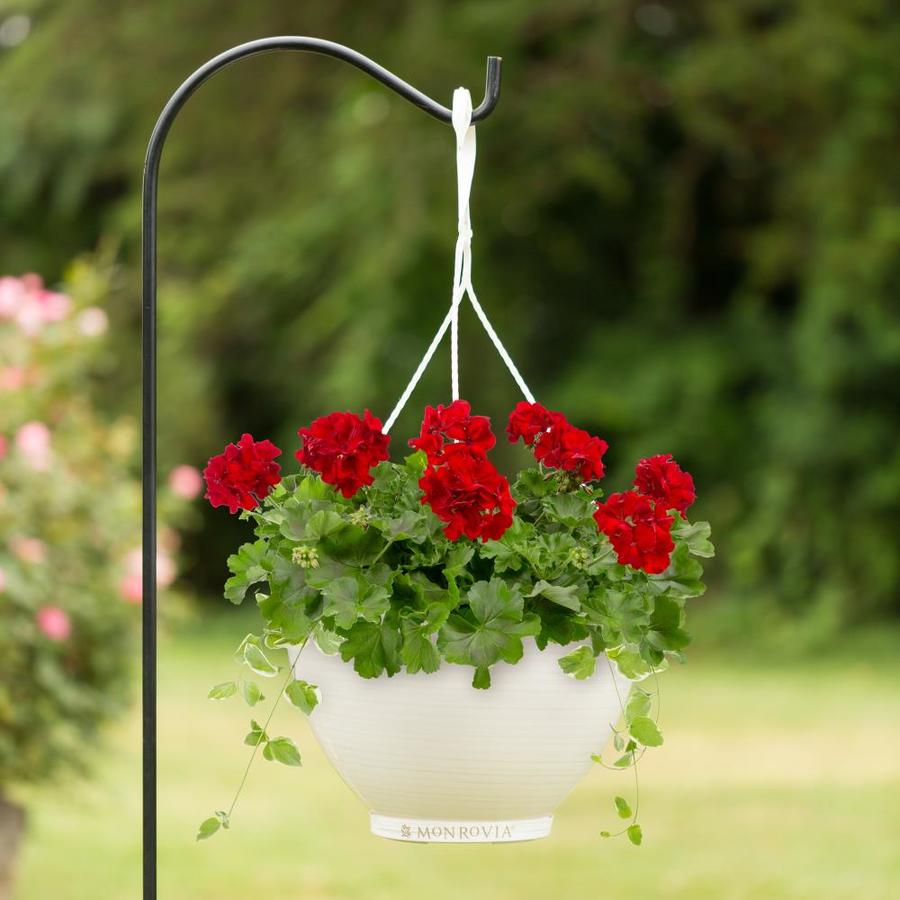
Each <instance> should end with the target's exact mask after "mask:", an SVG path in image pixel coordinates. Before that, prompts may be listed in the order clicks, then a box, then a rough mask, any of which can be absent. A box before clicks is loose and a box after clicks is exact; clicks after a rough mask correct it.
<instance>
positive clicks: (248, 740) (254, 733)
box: [244, 719, 269, 747]
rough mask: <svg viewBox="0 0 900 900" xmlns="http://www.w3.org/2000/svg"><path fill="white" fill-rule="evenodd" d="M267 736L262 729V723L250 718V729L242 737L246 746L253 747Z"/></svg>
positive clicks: (266, 738)
mask: <svg viewBox="0 0 900 900" xmlns="http://www.w3.org/2000/svg"><path fill="white" fill-rule="evenodd" d="M268 739H269V736H268V735H267V734H266V733H265V731H263V727H262V725H260V724H259V722H257V721H256V719H251V720H250V731H249V733H248V734H247V736H246V737H245V738H244V743H245V744H246V745H247V746H248V747H255V746H256V745H257V744H261V743H263V741H267V740H268Z"/></svg>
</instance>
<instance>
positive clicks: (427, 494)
mask: <svg viewBox="0 0 900 900" xmlns="http://www.w3.org/2000/svg"><path fill="white" fill-rule="evenodd" d="M419 487H420V488H422V492H423V496H422V503H428V505H429V506H430V507H431V508H432V509H433V510H434V512H435V514H436V515H437V516H438V518H440V519H442V520H443V521H444V522H446V523H447V525H446V527H445V528H444V534H446V535H447V537H448V538H450V540H451V541H455V540H456V539H457V538H459V537H460V535H463V534H464V535H465V536H466V537H468V538H471V539H472V540H476V539H477V538H481V539H482V540H483V541H487V540H499V539H500V538H501V537H503V533H504V532H505V531H506V529H507V528H509V526H510V525H512V521H513V519H512V514H513V510H514V509H515V508H516V501H515V500H513V498H512V494H511V493H510V491H509V482H508V481H507V480H506V479H505V478H504V477H503V476H502V475H501V474H500V473H499V472H498V471H497V469H496V467H495V466H494V464H493V463H492V462H490V460H488V458H487V457H486V456H479V455H478V454H477V453H474V452H472V451H465V450H460V451H458V452H454V453H451V454H446V455H445V456H444V461H443V462H442V463H440V464H438V465H430V466H429V467H428V468H427V469H426V470H425V474H424V475H423V476H422V477H421V478H420V479H419Z"/></svg>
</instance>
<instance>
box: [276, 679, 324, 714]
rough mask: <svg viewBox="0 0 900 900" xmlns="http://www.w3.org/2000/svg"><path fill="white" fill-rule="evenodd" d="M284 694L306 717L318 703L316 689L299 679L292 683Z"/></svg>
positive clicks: (317, 690)
mask: <svg viewBox="0 0 900 900" xmlns="http://www.w3.org/2000/svg"><path fill="white" fill-rule="evenodd" d="M284 693H285V696H286V697H287V698H288V700H289V701H290V702H291V703H292V704H293V705H294V706H296V707H297V709H299V710H302V711H303V712H304V713H305V714H306V715H307V716H308V715H309V714H310V713H311V712H312V711H313V710H314V709H315V708H316V706H317V705H318V703H319V689H318V687H317V686H316V685H314V684H309V683H308V682H306V681H302V680H300V679H297V680H295V681H292V682H291V683H290V684H289V685H288V686H287V687H286V688H285V689H284Z"/></svg>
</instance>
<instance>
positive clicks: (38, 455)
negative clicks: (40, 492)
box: [16, 422, 51, 472]
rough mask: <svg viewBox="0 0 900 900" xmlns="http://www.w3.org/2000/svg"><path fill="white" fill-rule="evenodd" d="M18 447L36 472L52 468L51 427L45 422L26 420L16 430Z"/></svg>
mask: <svg viewBox="0 0 900 900" xmlns="http://www.w3.org/2000/svg"><path fill="white" fill-rule="evenodd" d="M16 447H17V449H18V450H19V452H20V453H21V454H22V455H23V456H24V457H25V462H26V463H27V464H28V465H29V466H30V467H31V468H32V469H34V470H35V471H36V472H46V471H47V470H48V469H49V468H50V457H51V453H50V429H49V428H48V427H47V426H46V425H45V424H44V423H43V422H26V423H25V424H24V425H22V427H21V428H19V430H18V431H17V432H16Z"/></svg>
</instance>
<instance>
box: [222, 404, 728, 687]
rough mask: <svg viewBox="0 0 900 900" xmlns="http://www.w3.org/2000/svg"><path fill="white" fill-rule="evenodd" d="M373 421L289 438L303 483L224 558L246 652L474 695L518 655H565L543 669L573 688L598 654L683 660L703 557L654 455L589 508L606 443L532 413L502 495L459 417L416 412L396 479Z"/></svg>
mask: <svg viewBox="0 0 900 900" xmlns="http://www.w3.org/2000/svg"><path fill="white" fill-rule="evenodd" d="M374 423H377V425H379V426H380V423H379V422H378V420H377V419H374V417H372V416H371V414H370V413H368V412H367V413H366V416H365V418H361V417H358V416H354V415H352V414H350V413H334V414H332V415H331V416H328V417H324V418H322V419H319V420H317V421H316V422H315V423H313V426H312V427H311V428H309V429H306V428H304V429H300V435H301V438H302V439H303V440H304V442H305V444H304V448H303V449H302V450H301V451H300V452H298V454H297V456H298V458H299V459H300V460H306V461H307V462H308V463H314V464H315V466H316V468H317V470H318V471H312V470H310V469H309V468H308V467H307V466H304V465H302V463H301V466H300V471H299V472H297V473H291V474H288V475H286V476H285V477H284V478H282V479H281V480H280V481H279V482H278V483H277V484H275V485H274V487H272V488H271V490H270V489H269V486H266V489H265V490H260V491H258V492H257V494H256V495H254V502H253V503H252V504H251V505H252V507H253V508H251V509H245V511H244V512H243V513H242V515H243V516H244V517H245V518H247V519H249V520H250V521H252V523H253V525H254V528H255V532H256V540H254V541H252V542H250V543H247V544H244V545H243V546H242V547H241V548H240V549H239V550H238V552H237V553H235V554H234V555H233V556H231V557H230V558H229V560H228V566H229V569H230V571H231V573H232V576H231V578H229V580H228V584H227V586H226V596H227V598H228V599H229V600H231V601H232V602H233V603H241V602H242V601H243V600H244V599H245V597H247V596H248V595H249V596H251V597H252V598H253V599H254V600H255V602H256V603H257V604H258V606H259V609H260V612H261V613H262V618H263V630H262V635H261V640H262V646H263V647H265V648H268V649H271V648H276V647H282V646H288V645H296V644H300V643H302V642H303V641H304V640H305V639H307V638H308V637H311V638H312V639H313V640H315V641H317V642H321V643H323V644H324V645H327V646H328V647H339V648H340V653H341V656H342V657H343V659H345V660H346V661H347V662H348V663H350V664H352V665H353V667H354V669H355V670H356V671H357V672H358V673H359V674H360V675H361V676H363V677H365V678H375V677H378V676H381V675H387V676H391V675H394V674H395V673H397V672H399V671H401V670H404V669H405V670H406V671H409V672H431V671H434V670H435V669H437V668H438V667H439V666H440V665H441V664H442V663H451V664H455V665H466V666H470V667H472V669H473V684H474V686H475V687H478V688H487V687H489V686H490V669H491V666H493V665H494V664H495V663H497V662H500V661H503V662H508V663H515V662H517V661H518V660H519V659H520V658H521V656H522V653H523V641H525V640H527V639H532V640H534V641H535V642H536V643H537V645H538V647H540V648H542V649H543V648H544V647H546V646H547V644H549V643H554V644H561V645H563V646H568V645H575V646H573V651H572V654H570V655H567V656H564V657H563V660H562V663H561V665H562V667H563V669H564V670H565V671H567V672H569V673H570V674H572V675H574V677H577V678H583V677H588V676H589V675H590V673H591V672H593V670H594V667H595V666H594V663H595V660H596V657H597V656H599V655H600V654H601V653H604V652H610V656H612V657H613V658H615V659H616V661H617V663H618V665H619V668H620V669H621V670H622V672H623V673H624V674H625V675H626V676H628V677H629V678H638V677H642V676H646V675H647V674H649V673H650V672H651V671H654V670H658V669H659V668H661V667H663V666H664V665H665V662H666V658H667V656H668V655H671V654H677V653H680V652H681V651H682V650H683V649H684V647H685V646H686V645H687V643H688V641H689V636H688V633H687V631H686V630H685V628H684V606H685V601H686V600H687V599H689V598H690V597H695V596H698V595H699V594H701V593H702V592H703V590H704V587H703V584H702V582H701V580H700V579H701V575H702V567H701V562H700V560H701V559H702V558H704V557H708V556H711V555H712V552H713V551H712V545H711V544H710V543H709V540H708V537H709V526H708V525H706V524H705V523H693V524H692V523H690V522H689V521H688V519H687V518H686V513H687V507H688V506H689V505H690V503H691V502H692V501H693V498H694V492H693V482H692V481H691V479H690V476H689V475H688V474H687V473H684V472H682V470H681V469H680V468H679V467H678V465H677V463H675V461H674V460H672V458H671V457H662V456H660V457H653V458H651V459H649V460H642V461H641V462H640V463H639V465H638V467H637V475H636V487H635V488H634V489H632V490H628V491H625V492H620V493H615V494H613V495H611V496H610V497H609V498H608V499H606V500H604V499H603V491H602V490H601V487H600V483H599V479H600V478H601V477H602V475H603V463H602V461H601V458H602V456H603V454H604V453H605V452H606V451H607V444H606V442H605V441H603V440H602V439H600V438H598V437H594V436H592V435H589V434H588V433H587V432H584V431H582V430H581V429H578V428H575V427H574V426H572V425H571V424H569V423H568V422H567V421H566V419H565V417H564V416H563V415H562V414H561V413H558V412H553V411H549V410H546V409H544V408H543V407H541V406H539V405H538V404H525V403H523V404H519V405H518V406H517V407H516V409H515V410H514V411H513V414H512V415H511V416H510V422H509V426H508V428H507V433H508V436H509V438H510V440H518V439H522V440H524V441H525V443H526V444H527V445H528V446H530V447H531V448H532V449H533V451H534V454H535V457H536V465H535V467H533V468H529V469H526V470H524V471H522V472H520V473H519V474H518V476H517V478H516V479H515V480H514V482H513V483H512V484H511V485H510V484H509V482H508V481H507V479H506V478H505V477H504V476H503V475H501V474H500V473H499V472H498V471H497V469H496V468H495V467H494V466H493V464H492V463H491V462H490V460H489V459H488V453H489V451H490V449H491V448H492V447H493V446H494V443H495V438H494V435H493V433H492V431H491V428H490V423H489V421H488V419H487V418H486V417H484V416H477V415H472V414H471V410H470V407H469V404H468V403H466V402H465V401H456V402H455V403H453V404H451V405H450V406H448V407H446V408H445V407H437V408H436V409H435V408H429V409H428V410H427V411H426V414H425V420H424V422H423V425H422V430H421V433H420V435H419V436H418V437H417V438H414V439H413V440H412V441H410V444H411V445H412V446H413V448H417V449H415V452H414V453H412V454H411V455H410V456H408V457H407V458H406V459H405V460H404V461H403V462H402V463H395V462H390V461H388V460H387V459H386V458H385V457H386V456H387V438H386V436H384V435H382V434H381V433H380V430H376V427H375V424H374ZM246 438H248V436H245V439H246ZM232 446H234V445H232ZM270 446H271V445H270ZM267 464H269V461H268V459H267ZM271 464H272V465H275V464H274V463H271ZM238 475H239V477H240V478H242V479H243V478H245V477H246V475H245V472H244V471H243V470H241V471H240V472H239V473H238Z"/></svg>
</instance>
